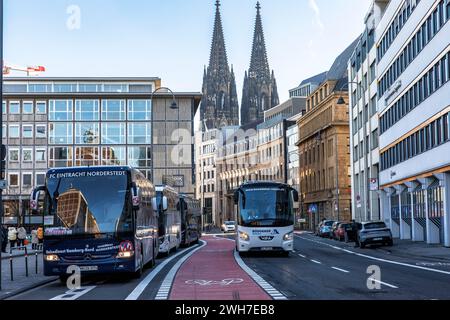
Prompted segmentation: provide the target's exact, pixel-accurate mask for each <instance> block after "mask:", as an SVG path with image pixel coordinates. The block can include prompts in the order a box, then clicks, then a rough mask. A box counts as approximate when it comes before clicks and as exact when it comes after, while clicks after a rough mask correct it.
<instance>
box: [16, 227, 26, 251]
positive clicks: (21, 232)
mask: <svg viewBox="0 0 450 320" xmlns="http://www.w3.org/2000/svg"><path fill="white" fill-rule="evenodd" d="M26 238H27V230H26V229H25V228H24V227H23V226H20V227H19V229H17V244H18V246H19V247H22V246H24V245H25V239H26Z"/></svg>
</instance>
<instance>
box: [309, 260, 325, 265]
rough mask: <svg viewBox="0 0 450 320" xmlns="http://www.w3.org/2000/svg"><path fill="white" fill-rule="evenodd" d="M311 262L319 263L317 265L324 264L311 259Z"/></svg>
mask: <svg viewBox="0 0 450 320" xmlns="http://www.w3.org/2000/svg"><path fill="white" fill-rule="evenodd" d="M310 261H311V262H314V263H317V264H322V262H320V261H317V260H313V259H310Z"/></svg>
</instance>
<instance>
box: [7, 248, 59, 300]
mask: <svg viewBox="0 0 450 320" xmlns="http://www.w3.org/2000/svg"><path fill="white" fill-rule="evenodd" d="M25 262H26V259H25V257H24V255H23V254H16V255H15V256H14V257H13V259H12V266H13V281H11V262H10V259H9V253H8V255H7V257H6V259H2V260H1V264H2V271H1V277H2V290H1V291H0V300H2V299H5V298H7V297H9V296H10V295H14V294H17V293H20V292H22V291H26V290H30V289H32V288H34V287H37V286H40V285H42V284H44V283H46V282H50V281H53V280H55V279H56V278H55V277H45V276H44V275H43V260H42V254H38V256H37V262H38V265H37V266H38V269H37V271H38V272H37V273H36V255H35V254H34V251H33V254H30V253H29V255H28V277H27V276H26V265H25Z"/></svg>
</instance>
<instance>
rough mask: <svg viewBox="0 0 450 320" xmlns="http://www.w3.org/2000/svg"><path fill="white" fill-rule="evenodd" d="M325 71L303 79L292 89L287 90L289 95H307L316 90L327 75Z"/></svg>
mask: <svg viewBox="0 0 450 320" xmlns="http://www.w3.org/2000/svg"><path fill="white" fill-rule="evenodd" d="M327 73H328V72H327V71H326V72H322V73H319V74H317V75H315V76H313V77H311V78H308V79H306V80H303V81H302V83H300V85H299V86H298V87H296V88H294V89H291V90H289V97H291V98H293V97H308V96H309V95H311V93H312V92H313V91H314V90H316V89H317V88H318V87H319V86H320V84H321V83H323V82H324V81H325V79H326V77H327Z"/></svg>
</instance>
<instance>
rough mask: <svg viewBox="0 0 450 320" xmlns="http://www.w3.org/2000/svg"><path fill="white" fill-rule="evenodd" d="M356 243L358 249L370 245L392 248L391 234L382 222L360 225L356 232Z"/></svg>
mask: <svg viewBox="0 0 450 320" xmlns="http://www.w3.org/2000/svg"><path fill="white" fill-rule="evenodd" d="M358 242H359V246H360V248H365V247H366V246H367V245H371V244H382V245H387V246H392V245H393V244H394V241H393V240H392V232H391V229H389V228H388V227H387V226H386V224H385V223H384V222H383V221H370V222H363V223H361V227H360V229H359V230H358Z"/></svg>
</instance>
